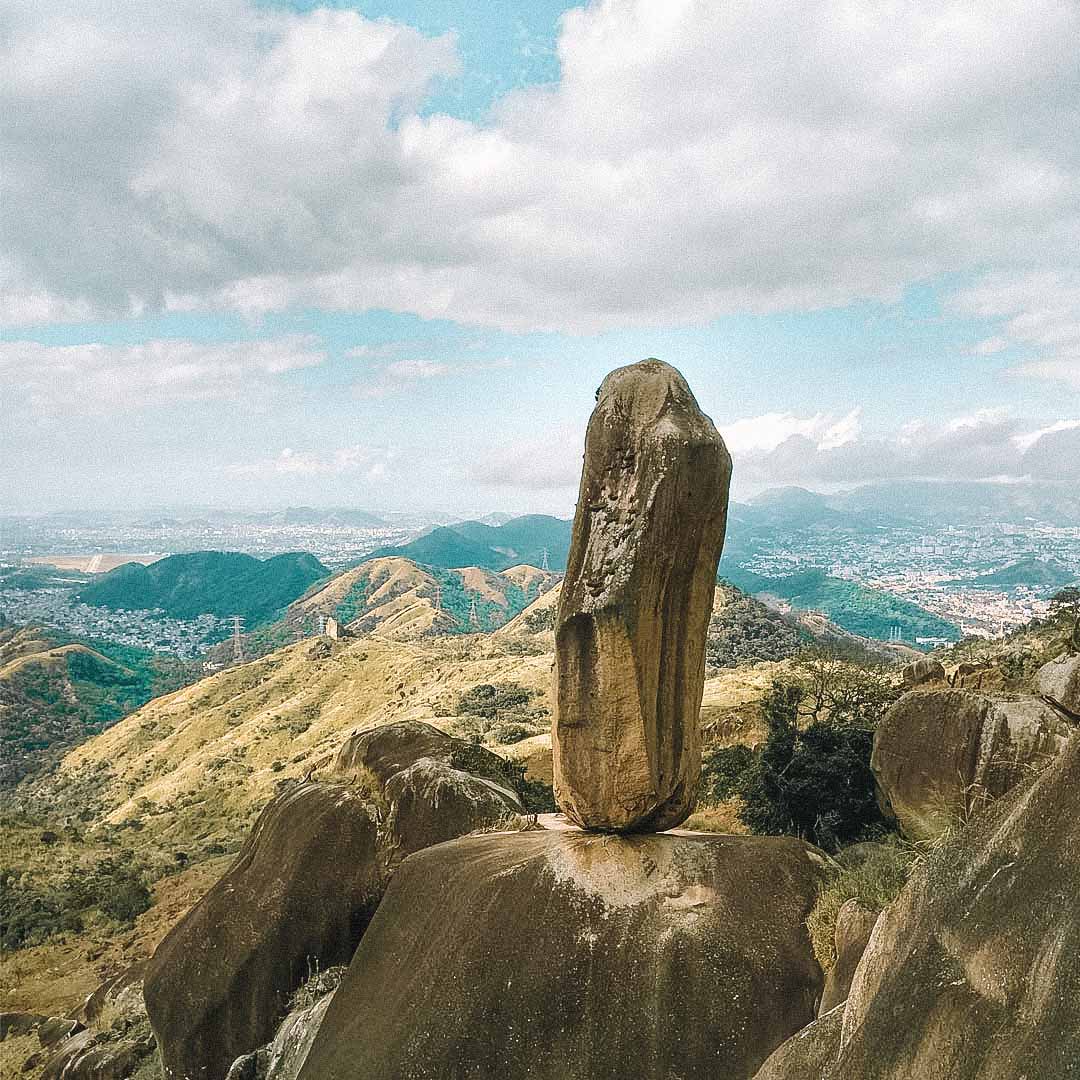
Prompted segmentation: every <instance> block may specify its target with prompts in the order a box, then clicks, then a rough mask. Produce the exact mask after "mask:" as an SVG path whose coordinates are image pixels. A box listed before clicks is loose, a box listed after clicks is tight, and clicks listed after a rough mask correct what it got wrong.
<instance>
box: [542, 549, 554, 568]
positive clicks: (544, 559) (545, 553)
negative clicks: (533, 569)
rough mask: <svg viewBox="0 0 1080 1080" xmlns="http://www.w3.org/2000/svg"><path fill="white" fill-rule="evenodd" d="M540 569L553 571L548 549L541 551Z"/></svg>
mask: <svg viewBox="0 0 1080 1080" xmlns="http://www.w3.org/2000/svg"><path fill="white" fill-rule="evenodd" d="M540 569H541V570H550V569H551V567H550V566H548V549H547V548H541V549H540Z"/></svg>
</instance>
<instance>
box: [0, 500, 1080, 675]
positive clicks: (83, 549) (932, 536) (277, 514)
mask: <svg viewBox="0 0 1080 1080" xmlns="http://www.w3.org/2000/svg"><path fill="white" fill-rule="evenodd" d="M912 490H914V491H915V496H918V495H919V493H918V490H917V489H912ZM928 490H929V489H928ZM985 491H986V492H987V493H988V494H989V495H992V496H993V499H994V501H993V502H992V503H989V504H987V506H985V507H984V506H983V505H982V503H980V501H979V500H980V499H983V498H984V492H983V491H981V490H976V491H975V492H974V494H973V493H972V490H971V485H966V486H962V485H958V486H957V489H956V497H955V499H954V500H952V501H951V502H950V500H949V499H948V498H947V497H946V496H947V495H948V493H942V492H941V491H940V489H935V490H934V491H932V492H930V493H929V494H928V495H926V498H925V499H924V502H923V504H920V505H921V506H922V510H919V508H918V507H916V510H910V506H909V504H911V503H913V502H914V503H917V502H918V499H917V498H914V497H912V496H911V492H910V491H908V490H907V489H905V496H906V497H907V500H908V501H907V503H905V511H910V512H906V513H904V514H897V513H896V512H895V511H894V510H893V506H894V504H896V503H899V502H901V501H902V500H898V499H895V498H894V497H891V496H889V495H888V493H887V491H886V490H885V489H884V488H883V489H863V490H862V492H856V493H853V494H852V495H850V496H844V497H833V498H827V497H825V496H820V495H816V494H814V493H812V492H805V491H802V490H801V489H783V490H780V491H778V492H772V493H766V495H764V496H762V497H760V498H758V499H755V500H752V501H751V503H749V504H738V503H733V504H732V508H731V518H730V522H729V529H728V544H727V548H726V550H725V555H724V559H723V561H722V562H721V567H720V570H721V575H724V574H725V568H727V573H728V574H729V575H730V576H731V578H732V579H733V580H735V581H736V583H737V584H739V583H740V575H742V576H743V577H748V578H753V579H754V580H757V579H758V578H760V579H768V581H769V582H772V583H775V582H776V581H777V580H778V579H785V578H789V577H790V576H791V575H797V574H801V573H805V572H806V571H818V572H821V573H823V574H827V575H829V577H830V578H831V579H840V580H841V581H844V582H852V583H855V584H857V585H859V586H862V587H866V588H868V589H873V590H878V591H879V593H886V594H890V595H891V596H894V597H896V598H898V599H900V600H902V601H906V602H909V603H911V604H916V605H918V606H919V607H920V608H922V609H923V610H924V611H925V612H929V613H930V614H931V615H933V616H937V617H938V618H939V619H943V620H945V621H946V622H947V623H949V624H951V625H952V626H953V627H955V628H956V630H957V631H958V632H959V633H961V634H963V635H973V636H981V637H985V638H994V637H999V636H1002V635H1003V634H1006V633H1008V632H1009V631H1010V630H1012V629H1014V628H1016V627H1018V626H1022V625H1024V624H1025V623H1028V622H1029V621H1031V620H1032V619H1033V618H1039V617H1042V616H1044V615H1045V614H1046V612H1047V610H1048V607H1049V599H1050V597H1051V596H1052V595H1053V594H1054V592H1055V591H1056V590H1057V589H1058V588H1060V587H1062V586H1063V585H1064V584H1066V583H1068V582H1070V581H1075V580H1077V579H1080V521H1078V520H1077V515H1076V511H1075V507H1074V506H1073V505H1072V504H1071V503H1068V504H1067V505H1066V511H1065V512H1063V513H1062V514H1059V515H1056V516H1054V515H1050V514H1045V515H1042V514H1040V510H1041V504H1035V510H1034V512H1033V511H1032V505H1033V504H1032V499H1033V495H1032V492H1031V491H1028V492H1024V493H1020V495H1021V496H1022V497H1023V499H1024V500H1026V501H1025V502H1022V503H1017V502H1016V500H1017V498H1019V497H1020V496H1017V495H1013V494H1012V493H1011V492H1009V491H1000V490H996V489H995V490H993V491H991V490H990V489H985ZM867 492H870V494H867ZM934 500H936V502H935V501H934ZM1010 500H1012V501H1011V502H1010ZM1013 503H1016V506H1015V508H1014V507H1013ZM1047 505H1050V506H1054V505H1057V504H1054V503H1049V504H1047ZM954 509H955V514H953V510H954ZM916 511H918V512H916ZM947 515H948V516H953V517H955V522H948V521H947ZM994 516H1002V517H1008V518H1009V520H994V519H993V518H994ZM1042 516H1047V517H1051V516H1054V517H1055V520H1051V521H1047V520H1041V517H1042ZM510 518H511V515H508V514H488V515H485V516H483V517H480V518H477V517H475V516H474V517H472V518H470V519H467V520H473V521H475V520H479V521H481V522H483V523H484V524H487V525H493V526H494V525H502V524H504V523H505V522H507V521H508V520H510ZM460 520H462V519H460V518H454V517H453V516H452V515H446V514H443V515H425V514H422V513H416V514H405V513H400V512H380V511H366V510H353V509H341V510H320V509H310V508H302V507H301V508H294V509H289V510H282V511H266V512H257V513H256V512H252V513H246V512H222V511H216V510H206V511H188V512H176V513H170V514H161V513H156V514H153V515H147V514H142V515H124V514H120V513H116V514H102V513H98V514H94V513H87V514H77V513H68V514H43V515H37V516H29V515H23V516H6V517H4V516H0V614H3V616H5V617H6V618H7V619H8V620H10V621H12V622H17V623H21V622H28V621H40V622H43V623H46V624H48V625H51V626H55V627H57V628H59V629H61V630H63V631H65V632H67V633H69V634H72V635H75V636H77V637H80V638H86V639H104V640H110V641H115V642H118V643H120V644H123V645H131V646H136V647H140V648H144V649H149V650H152V651H154V652H158V653H169V654H172V655H175V656H178V657H181V658H184V659H189V658H194V657H197V656H198V655H200V654H201V653H203V652H205V650H206V649H207V648H208V647H209V646H210V645H212V644H214V643H215V642H217V641H220V640H222V639H223V638H225V637H227V636H228V634H229V632H230V626H229V621H228V619H227V618H224V617H221V615H220V613H219V615H218V616H215V615H209V614H205V615H200V616H198V617H197V618H193V619H177V618H172V617H169V616H168V615H167V614H166V613H165V612H164V611H161V610H144V611H120V610H111V609H109V608H107V607H98V606H90V605H88V604H85V603H80V602H78V601H77V600H76V599H75V594H76V593H77V591H78V590H79V588H80V587H82V586H84V585H85V584H86V583H87V582H88V581H90V580H91V579H92V575H100V574H101V573H102V572H104V571H107V570H110V569H112V568H114V567H115V566H117V565H119V564H120V563H122V562H124V561H125V560H126V559H132V560H137V561H140V562H145V563H149V562H152V561H154V560H155V559H156V558H160V557H164V556H165V555H170V554H179V553H185V552H193V551H237V552H243V553H246V554H249V555H253V556H256V557H259V558H267V557H270V556H274V555H279V554H281V553H284V552H299V551H302V552H309V553H311V554H312V555H314V556H316V557H317V558H318V559H319V560H320V561H321V562H322V563H323V564H324V565H325V566H326V567H328V568H329V569H331V570H333V571H337V570H341V569H343V568H345V567H348V566H351V565H355V564H356V563H358V562H360V561H362V560H363V559H365V558H366V557H368V556H370V555H371V554H372V553H373V552H381V551H385V550H386V549H389V548H396V547H399V546H401V545H406V544H409V543H410V542H412V541H415V540H417V538H419V537H422V536H424V535H425V534H426V533H428V532H430V531H431V530H432V529H436V528H437V527H438V526H442V525H447V524H451V525H452V524H453V523H455V522H456V521H460ZM547 520H549V521H550V520H551V519H547ZM555 524H558V522H555ZM568 531H569V530H568V526H567V534H568ZM417 561H420V562H423V561H424V559H422V558H418V560H417ZM43 564H45V565H43ZM442 565H457V564H456V563H449V564H442ZM46 567H48V574H47V575H46V576H45V577H44V578H42V577H41V576H40V572H42V571H44V570H45V569H46ZM57 567H58V568H59V569H55V568H57ZM560 568H561V567H557V566H554V565H553V566H552V569H555V570H557V569H560ZM35 574H36V575H37V576H35ZM49 575H51V576H49ZM741 587H743V588H748V587H747V586H746V585H745V584H742V585H741ZM748 591H749V590H748ZM768 592H769V590H768V588H767V587H766V588H763V589H762V590H761V592H760V593H759V595H761V596H762V598H763V599H765V600H766V602H768V603H772V604H773V605H774V606H776V607H778V608H781V609H783V608H787V607H790V606H792V605H791V603H789V602H788V601H789V600H790V597H789V598H788V599H784V598H783V597H770V596H769V595H768ZM814 606H816V605H811V604H805V605H803V606H802V610H808V609H810V608H811V607H814ZM912 643H913V644H920V645H923V646H929V645H933V644H935V643H936V642H935V640H934V639H932V638H926V639H920V640H918V641H914V640H913V641H912Z"/></svg>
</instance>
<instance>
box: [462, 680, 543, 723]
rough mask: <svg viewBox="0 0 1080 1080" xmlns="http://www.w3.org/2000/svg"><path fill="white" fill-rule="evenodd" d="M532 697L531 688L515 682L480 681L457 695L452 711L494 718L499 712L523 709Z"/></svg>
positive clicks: (488, 718) (486, 718) (487, 718)
mask: <svg viewBox="0 0 1080 1080" xmlns="http://www.w3.org/2000/svg"><path fill="white" fill-rule="evenodd" d="M532 697H533V693H532V691H531V690H526V689H525V687H524V686H519V685H518V684H517V683H496V684H494V685H493V684H492V683H480V684H479V685H478V686H473V687H470V688H469V689H468V690H466V691H465V692H464V693H462V694H461V695H460V696H459V698H458V701H457V707H456V708H455V710H454V711H455V713H456V714H457V715H458V716H479V717H483V718H484V719H485V720H494V719H495V718H496V717H497V716H498V715H499V713H502V712H508V711H512V710H517V711H520V710H521V709H524V708H525V707H526V706H527V705H528V704H529V702H530V700H531V699H532Z"/></svg>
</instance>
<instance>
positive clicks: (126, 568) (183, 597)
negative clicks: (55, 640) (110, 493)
mask: <svg viewBox="0 0 1080 1080" xmlns="http://www.w3.org/2000/svg"><path fill="white" fill-rule="evenodd" d="M329 573H330V571H329V570H327V568H326V567H325V566H323V564H322V563H321V562H319V560H318V559H316V558H315V556H314V555H309V554H307V553H306V552H290V553H289V554H285V555H275V556H274V557H273V558H271V559H265V560H260V559H255V558H253V557H252V556H250V555H244V554H241V553H240V552H237V551H196V552H192V553H191V554H187V555H170V556H169V557H168V558H167V559H161V560H160V561H158V562H155V563H151V564H150V565H149V566H143V565H142V564H141V563H125V564H124V565H123V566H118V567H117V568H116V569H115V570H111V571H109V573H107V574H103V575H102V577H101V578H100V579H99V580H98V581H94V582H92V583H91V584H90V585H87V586H86V587H85V588H83V589H81V590H80V591H79V593H78V597H77V598H78V599H79V600H80V601H82V602H83V603H84V604H93V605H96V606H98V607H107V608H114V609H125V610H132V609H147V608H161V609H162V610H163V611H164V612H165V613H166V614H167V615H171V616H172V617H173V618H176V619H191V618H195V617H196V616H198V615H202V614H210V615H218V616H220V617H227V616H230V615H242V616H243V617H244V619H245V620H246V621H247V623H248V625H249V626H256V625H258V624H259V623H264V622H270V621H272V620H273V619H274V618H276V617H277V616H278V615H279V614H280V613H281V612H282V611H283V610H284V609H285V608H286V607H287V606H288V605H289V604H290V603H292V601H293V600H295V599H296V598H297V597H298V596H301V595H303V593H304V592H305V591H306V590H307V589H308V588H309V587H310V586H311V585H313V584H314V583H315V582H316V581H318V580H319V579H320V578H324V577H326V576H327V575H328V574H329Z"/></svg>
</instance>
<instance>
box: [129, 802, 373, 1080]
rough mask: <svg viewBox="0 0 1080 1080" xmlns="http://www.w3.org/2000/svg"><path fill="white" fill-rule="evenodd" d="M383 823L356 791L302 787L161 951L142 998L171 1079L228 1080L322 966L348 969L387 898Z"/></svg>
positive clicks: (275, 806)
mask: <svg viewBox="0 0 1080 1080" xmlns="http://www.w3.org/2000/svg"><path fill="white" fill-rule="evenodd" d="M376 818H377V813H376V810H375V809H374V808H373V807H372V806H371V805H370V803H369V802H368V801H367V799H366V798H365V793H364V792H363V791H362V790H358V789H356V788H354V787H353V786H351V785H348V784H344V783H340V784H323V783H302V784H297V785H296V786H295V787H292V788H289V789H287V790H286V791H285V792H283V793H282V794H281V795H279V796H278V797H277V798H275V799H274V800H273V801H271V802H270V804H269V805H268V806H267V807H266V809H265V810H264V811H263V813H262V814H261V816H260V817H259V820H258V822H257V823H256V825H255V828H254V830H253V831H252V833H251V835H250V836H249V837H248V839H247V841H246V842H245V844H244V847H243V849H242V850H241V852H240V854H239V856H238V857H237V860H236V862H235V863H234V864H233V866H232V867H231V868H230V869H229V870H228V872H227V873H226V874H225V876H224V877H223V878H222V879H221V880H220V881H219V882H218V883H217V884H216V885H215V886H214V888H212V889H211V890H210V892H209V893H207V895H206V896H205V897H203V899H202V900H201V901H200V902H199V903H198V904H197V905H196V906H195V907H194V908H192V910H191V911H190V912H189V913H188V914H187V915H186V916H185V917H184V918H183V919H182V920H181V921H180V923H178V924H177V926H175V927H174V928H173V930H172V931H171V932H170V933H169V935H168V936H167V937H166V938H165V940H164V941H163V942H162V943H161V944H160V945H159V946H158V948H157V951H156V952H155V953H154V956H153V957H152V959H151V960H150V963H149V965H148V968H147V972H146V982H145V996H146V1004H147V1009H148V1012H149V1014H150V1020H151V1022H152V1024H153V1027H154V1032H155V1034H156V1035H157V1038H158V1043H159V1045H160V1047H161V1056H162V1065H163V1070H164V1075H165V1077H166V1080H202V1078H205V1080H219V1078H221V1077H224V1075H225V1073H226V1071H227V1070H228V1068H229V1066H230V1064H231V1063H232V1062H233V1061H234V1059H236V1058H237V1057H239V1056H240V1055H241V1054H243V1053H246V1052H248V1051H250V1050H253V1049H255V1048H256V1047H258V1046H261V1045H262V1044H264V1043H267V1042H269V1041H270V1039H271V1038H272V1037H273V1035H274V1031H275V1029H276V1027H277V1025H278V1022H279V1021H280V1019H281V1015H282V1012H283V1006H284V1004H285V1001H286V1000H287V998H288V996H289V994H291V993H292V991H293V990H295V989H296V988H297V987H298V986H299V985H300V984H301V983H302V982H304V980H305V979H306V978H307V977H308V975H310V974H311V971H312V969H313V968H314V967H315V966H316V965H321V966H323V967H329V966H331V965H334V964H343V963H347V962H348V961H349V959H350V958H351V956H352V953H353V950H354V949H355V948H356V944H357V942H358V941H359V940H360V935H361V934H362V933H363V930H364V928H365V926H366V925H367V922H368V920H369V919H370V917H371V914H372V912H373V911H374V909H375V905H376V904H377V902H378V898H379V896H380V894H381V892H382V888H383V878H382V868H381V862H380V859H379V852H378V830H377V820H376Z"/></svg>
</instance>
